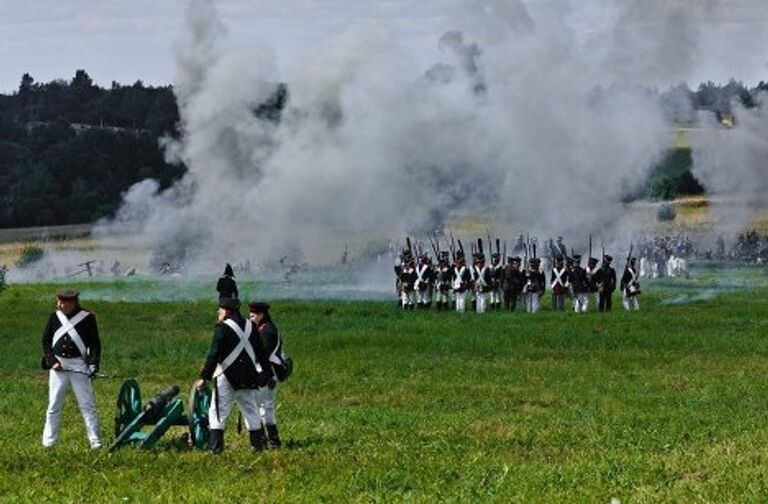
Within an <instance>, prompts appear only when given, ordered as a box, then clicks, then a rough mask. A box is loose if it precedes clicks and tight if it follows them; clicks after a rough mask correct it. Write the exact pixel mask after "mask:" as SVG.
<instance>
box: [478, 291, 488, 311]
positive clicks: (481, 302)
mask: <svg viewBox="0 0 768 504" xmlns="http://www.w3.org/2000/svg"><path fill="white" fill-rule="evenodd" d="M487 299H488V295H487V294H486V293H485V292H478V293H477V294H475V311H476V312H477V313H485V303H486V301H487Z"/></svg>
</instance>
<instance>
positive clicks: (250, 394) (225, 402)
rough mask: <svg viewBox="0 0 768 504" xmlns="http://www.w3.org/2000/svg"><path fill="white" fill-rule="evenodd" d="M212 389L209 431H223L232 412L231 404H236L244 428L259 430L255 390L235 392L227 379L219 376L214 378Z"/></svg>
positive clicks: (259, 421) (259, 420)
mask: <svg viewBox="0 0 768 504" xmlns="http://www.w3.org/2000/svg"><path fill="white" fill-rule="evenodd" d="M215 380H216V381H215V384H216V385H215V386H214V388H213V394H214V395H213V397H211V406H210V407H209V408H208V424H209V425H210V428H211V429H217V430H224V427H225V425H226V423H227V416H229V412H230V411H231V410H232V404H233V403H237V406H238V407H239V408H240V411H241V412H242V413H243V418H244V419H245V427H246V428H247V429H248V430H256V429H260V428H261V415H260V414H259V406H258V404H257V403H256V389H240V390H235V389H234V388H233V387H232V385H231V384H230V383H229V380H227V377H226V376H224V375H220V376H218V377H217V378H215ZM217 396H218V403H219V411H218V414H217V413H216V401H217Z"/></svg>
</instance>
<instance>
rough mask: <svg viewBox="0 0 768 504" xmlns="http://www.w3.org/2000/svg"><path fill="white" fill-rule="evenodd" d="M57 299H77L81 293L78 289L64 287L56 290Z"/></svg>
mask: <svg viewBox="0 0 768 504" xmlns="http://www.w3.org/2000/svg"><path fill="white" fill-rule="evenodd" d="M56 297H57V298H59V299H77V298H78V297H80V293H79V292H78V291H77V290H76V289H72V288H69V287H62V288H60V289H56Z"/></svg>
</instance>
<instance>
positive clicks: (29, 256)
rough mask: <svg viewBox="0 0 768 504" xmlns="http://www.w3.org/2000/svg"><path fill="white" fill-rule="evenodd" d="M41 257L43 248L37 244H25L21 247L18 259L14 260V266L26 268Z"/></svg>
mask: <svg viewBox="0 0 768 504" xmlns="http://www.w3.org/2000/svg"><path fill="white" fill-rule="evenodd" d="M42 258H43V249H41V248H40V247H38V246H37V245H27V246H25V247H24V248H23V249H22V251H21V256H19V260H18V261H16V266H18V267H19V268H26V267H27V266H30V265H32V264H34V263H36V262H37V261H39V260H40V259H42Z"/></svg>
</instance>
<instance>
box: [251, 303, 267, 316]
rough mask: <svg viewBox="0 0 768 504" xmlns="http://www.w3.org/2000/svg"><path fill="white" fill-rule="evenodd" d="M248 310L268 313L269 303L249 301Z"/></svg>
mask: <svg viewBox="0 0 768 504" xmlns="http://www.w3.org/2000/svg"><path fill="white" fill-rule="evenodd" d="M248 310H249V311H250V312H251V313H267V312H268V311H269V303H263V302H259V301H252V302H250V303H248Z"/></svg>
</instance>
